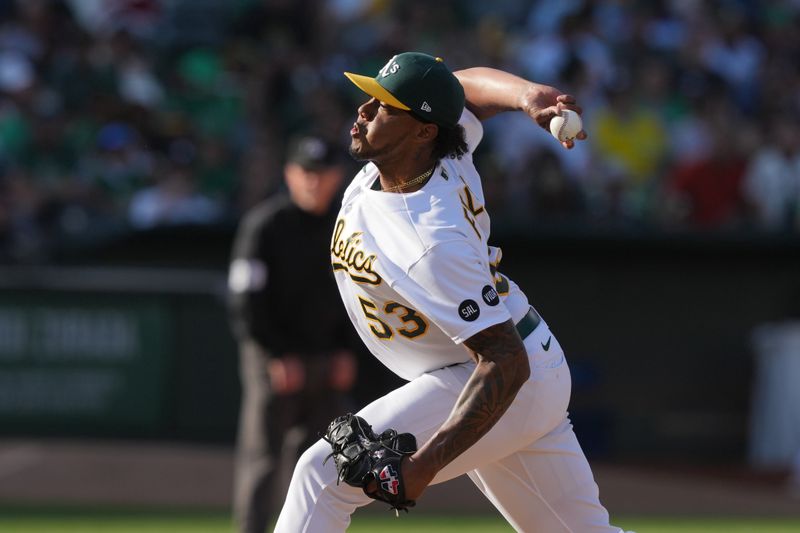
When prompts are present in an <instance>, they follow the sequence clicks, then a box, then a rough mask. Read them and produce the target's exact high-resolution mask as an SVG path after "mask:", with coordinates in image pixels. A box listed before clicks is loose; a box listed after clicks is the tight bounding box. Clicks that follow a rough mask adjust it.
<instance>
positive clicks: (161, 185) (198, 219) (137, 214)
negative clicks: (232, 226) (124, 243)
mask: <svg viewBox="0 0 800 533" xmlns="http://www.w3.org/2000/svg"><path fill="white" fill-rule="evenodd" d="M178 142H180V141H178ZM191 149H192V150H194V147H191ZM163 167H164V168H161V169H159V170H158V172H157V173H156V177H155V184H154V185H152V186H150V187H146V188H144V189H141V190H139V191H138V192H137V193H135V194H134V195H133V197H132V198H131V201H130V207H129V219H130V223H131V224H132V225H133V226H134V227H135V228H141V229H147V228H153V227H155V226H161V225H181V224H210V223H212V222H215V221H217V220H218V219H219V217H220V216H221V214H222V209H221V206H220V205H219V204H218V203H216V202H215V201H214V200H213V199H211V198H209V197H208V196H206V195H204V194H203V193H202V192H200V191H199V190H198V185H197V182H196V177H195V173H194V172H193V167H192V165H191V162H190V161H181V160H180V159H178V158H176V157H174V156H173V158H172V159H171V160H169V161H166V162H165V163H163Z"/></svg>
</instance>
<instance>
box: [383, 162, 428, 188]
mask: <svg viewBox="0 0 800 533" xmlns="http://www.w3.org/2000/svg"><path fill="white" fill-rule="evenodd" d="M434 170H436V165H433V167H431V168H429V169H428V170H426V171H425V172H423V173H422V174H420V175H419V176H417V177H416V178H414V179H411V180H408V181H407V182H405V183H401V184H400V185H393V186H391V187H387V188H386V189H383V192H398V191H402V190H403V189H407V188H409V187H412V186H414V185H416V184H417V183H422V182H423V181H425V180H426V179H428V178H429V177H430V176H431V174H433V171H434Z"/></svg>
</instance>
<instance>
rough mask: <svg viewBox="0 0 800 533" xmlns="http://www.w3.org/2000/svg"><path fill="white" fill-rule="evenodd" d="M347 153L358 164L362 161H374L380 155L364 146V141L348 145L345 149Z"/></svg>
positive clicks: (354, 141) (378, 152)
mask: <svg viewBox="0 0 800 533" xmlns="http://www.w3.org/2000/svg"><path fill="white" fill-rule="evenodd" d="M347 152H348V153H349V154H350V157H352V158H353V159H354V160H356V161H358V162H362V161H373V162H374V161H375V158H376V157H377V156H379V155H380V150H375V149H374V148H372V147H370V146H364V141H363V140H362V141H361V142H359V143H358V145H356V140H355V139H353V141H352V142H351V143H350V146H349V147H348V148H347Z"/></svg>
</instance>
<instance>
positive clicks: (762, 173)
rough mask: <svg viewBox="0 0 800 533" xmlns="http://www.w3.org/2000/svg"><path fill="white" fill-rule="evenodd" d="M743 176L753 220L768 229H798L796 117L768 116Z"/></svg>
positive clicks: (799, 160) (799, 192)
mask: <svg viewBox="0 0 800 533" xmlns="http://www.w3.org/2000/svg"><path fill="white" fill-rule="evenodd" d="M765 130H766V134H765V135H764V136H763V141H762V144H761V146H759V148H758V150H757V151H756V152H755V154H754V155H753V159H752V161H751V162H750V165H749V166H748V168H747V172H746V174H745V178H744V195H745V199H746V200H747V201H748V202H749V204H750V206H751V208H752V210H753V216H754V220H755V223H756V224H757V226H758V227H760V228H763V229H767V230H790V229H793V230H795V231H797V230H800V126H798V121H797V119H796V118H793V117H787V116H784V115H776V116H773V117H771V118H770V119H769V120H768V122H767V125H766V127H765Z"/></svg>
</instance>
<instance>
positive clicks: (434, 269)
mask: <svg viewBox="0 0 800 533" xmlns="http://www.w3.org/2000/svg"><path fill="white" fill-rule="evenodd" d="M394 288H395V290H396V291H397V292H398V293H399V294H401V295H402V296H403V297H404V298H405V299H407V300H408V301H409V303H410V304H411V305H412V306H414V307H415V308H416V309H418V310H419V311H421V312H422V313H424V314H425V316H427V317H428V319H429V320H431V321H432V322H434V323H435V324H436V325H437V326H438V327H439V329H441V330H442V331H443V332H444V333H445V334H446V335H447V336H449V337H450V338H451V339H453V341H454V342H456V343H462V342H464V341H465V340H467V339H469V338H470V337H472V336H473V335H475V334H476V333H478V332H480V331H482V330H484V329H486V328H488V327H489V326H493V325H495V324H499V323H501V322H505V321H506V320H509V319H511V314H510V313H509V312H508V309H506V307H505V305H504V304H503V303H502V302H501V300H500V296H499V295H498V294H497V291H496V289H495V284H494V280H493V278H492V274H491V272H490V270H489V264H488V260H487V258H486V254H485V253H484V254H480V253H478V252H477V251H476V250H475V249H474V247H473V246H471V245H470V244H469V243H468V242H466V241H462V240H453V241H446V242H441V243H438V244H436V245H435V246H434V247H432V248H431V249H430V250H428V251H427V252H426V253H425V254H424V255H423V256H422V257H421V258H420V260H419V261H417V262H416V263H415V264H414V265H413V266H412V267H411V269H410V270H409V271H408V275H407V276H406V277H404V278H402V279H400V280H398V281H397V282H396V283H395V286H394Z"/></svg>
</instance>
